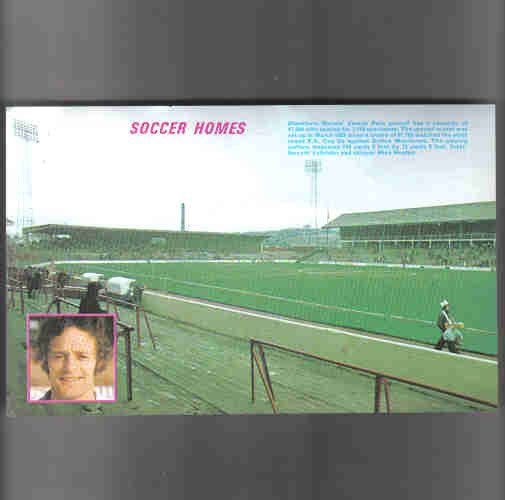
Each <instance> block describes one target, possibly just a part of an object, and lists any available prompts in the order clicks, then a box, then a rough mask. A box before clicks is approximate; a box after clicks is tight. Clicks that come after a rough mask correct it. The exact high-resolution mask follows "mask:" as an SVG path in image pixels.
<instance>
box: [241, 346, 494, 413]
mask: <svg viewBox="0 0 505 500" xmlns="http://www.w3.org/2000/svg"><path fill="white" fill-rule="evenodd" d="M249 343H250V358H251V359H250V361H251V399H252V402H253V403H254V401H255V366H256V369H257V371H258V373H259V375H260V378H261V380H262V382H263V385H264V387H265V391H266V394H267V396H268V399H269V401H270V404H271V406H272V410H273V413H274V414H278V413H279V410H278V407H277V398H276V396H275V393H274V389H273V385H272V380H271V376H270V370H269V368H268V364H267V360H266V356H265V351H264V349H263V346H265V347H268V348H271V349H274V350H277V351H283V352H287V353H290V354H294V355H297V356H301V357H303V358H306V359H314V360H317V361H322V362H324V363H328V364H330V365H334V366H337V367H341V368H347V369H349V370H352V371H353V372H355V373H356V374H361V375H368V376H371V377H374V378H375V387H374V390H375V394H374V413H375V414H378V413H381V401H382V389H384V396H385V402H386V413H387V414H391V413H392V412H393V409H392V398H391V381H395V382H399V383H401V384H406V385H407V386H410V387H416V388H421V389H425V390H428V391H431V392H434V393H440V394H444V395H448V396H452V397H454V398H457V399H459V400H464V401H469V402H472V403H477V404H479V405H483V406H486V407H490V408H498V405H497V404H496V403H493V402H491V401H486V400H483V399H479V398H475V397H473V396H468V395H466V394H461V393H457V392H453V391H448V390H446V389H442V388H440V387H435V386H432V385H428V384H423V383H420V382H415V381H413V380H408V379H405V378H401V377H396V376H394V375H389V374H385V373H381V372H378V371H374V370H369V369H367V368H362V367H358V366H353V365H350V364H347V363H342V362H339V361H334V360H331V359H326V358H322V357H320V356H316V355H314V354H309V353H306V352H304V351H300V350H297V349H290V348H288V347H285V346H281V345H278V344H273V343H271V342H266V341H262V340H257V339H250V340H249Z"/></svg>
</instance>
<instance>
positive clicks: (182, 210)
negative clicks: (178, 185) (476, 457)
mask: <svg viewBox="0 0 505 500" xmlns="http://www.w3.org/2000/svg"><path fill="white" fill-rule="evenodd" d="M181 231H185V221H184V203H181Z"/></svg>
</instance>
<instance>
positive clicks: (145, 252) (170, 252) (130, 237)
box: [23, 224, 265, 259]
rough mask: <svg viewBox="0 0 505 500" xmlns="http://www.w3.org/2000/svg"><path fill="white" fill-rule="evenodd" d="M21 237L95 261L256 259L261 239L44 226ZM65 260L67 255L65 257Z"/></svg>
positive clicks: (215, 234)
mask: <svg viewBox="0 0 505 500" xmlns="http://www.w3.org/2000/svg"><path fill="white" fill-rule="evenodd" d="M23 235H24V236H26V237H27V239H28V240H30V241H32V242H35V243H33V245H34V246H35V247H37V248H38V249H40V250H44V249H46V250H49V251H55V250H56V251H57V250H60V253H70V252H71V253H73V254H79V255H76V257H79V256H82V257H86V258H89V257H95V258H144V259H145V258H157V257H159V258H161V257H175V256H184V255H185V254H186V253H191V254H195V253H196V254H200V253H202V252H210V253H212V254H214V255H215V256H220V255H230V254H237V255H244V254H247V255H249V254H252V255H258V254H261V253H262V251H263V241H264V240H265V236H264V235H245V234H240V233H211V232H195V231H164V230H154V229H128V228H108V227H107V228H106V227H93V226H72V225H63V224H47V225H41V226H31V227H26V228H23ZM67 256H68V255H67Z"/></svg>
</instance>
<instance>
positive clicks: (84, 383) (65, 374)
mask: <svg viewBox="0 0 505 500" xmlns="http://www.w3.org/2000/svg"><path fill="white" fill-rule="evenodd" d="M96 356H97V345H96V339H95V337H93V335H91V334H90V333H88V332H86V331H85V330H81V329H80V328H77V327H75V326H69V327H67V328H65V330H63V333H62V334H61V335H59V336H58V337H54V338H53V339H52V340H51V342H50V344H49V352H48V357H47V358H48V359H47V363H48V366H49V381H50V382H51V396H52V398H53V399H66V400H68V399H82V400H84V399H94V398H95V395H94V387H95V368H96Z"/></svg>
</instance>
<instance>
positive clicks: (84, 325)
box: [33, 316, 114, 373]
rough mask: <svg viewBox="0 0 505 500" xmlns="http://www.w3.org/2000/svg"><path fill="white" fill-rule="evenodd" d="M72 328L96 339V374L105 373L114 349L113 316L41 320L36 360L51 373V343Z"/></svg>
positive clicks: (35, 345)
mask: <svg viewBox="0 0 505 500" xmlns="http://www.w3.org/2000/svg"><path fill="white" fill-rule="evenodd" d="M72 326H73V327H76V328H79V329H80V330H84V331H85V332H88V333H89V334H91V335H92V336H93V337H94V338H95V340H96V346H97V355H96V359H97V363H96V368H95V373H100V372H102V371H104V370H105V369H106V367H107V362H108V361H109V359H110V357H111V355H112V352H113V348H114V331H113V321H112V317H111V316H55V317H47V318H44V319H43V320H41V325H40V333H39V336H38V338H37V340H36V341H35V342H34V345H33V347H35V348H37V349H38V351H37V358H36V359H37V361H42V369H43V370H44V371H45V372H46V373H49V365H48V362H47V360H48V353H49V344H50V343H51V341H52V340H53V339H54V338H55V337H59V336H60V335H61V334H62V333H63V331H64V330H65V329H66V328H70V327H72Z"/></svg>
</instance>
